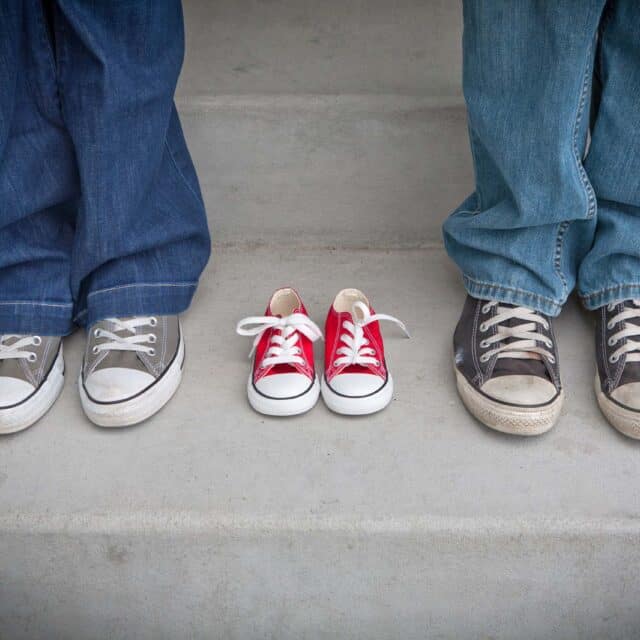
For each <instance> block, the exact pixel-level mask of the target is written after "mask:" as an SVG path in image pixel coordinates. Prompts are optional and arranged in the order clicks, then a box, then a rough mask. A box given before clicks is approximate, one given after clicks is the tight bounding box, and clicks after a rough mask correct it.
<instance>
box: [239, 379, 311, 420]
mask: <svg viewBox="0 0 640 640" xmlns="http://www.w3.org/2000/svg"><path fill="white" fill-rule="evenodd" d="M319 396H320V384H319V382H318V378H317V377H316V378H315V379H314V381H313V384H312V385H311V386H310V387H309V389H308V390H307V391H305V393H303V394H301V395H299V396H296V397H295V398H282V399H280V398H269V397H268V396H263V395H261V394H260V393H258V392H257V391H256V389H255V387H254V386H253V376H252V375H250V376H249V380H248V382H247V397H248V398H249V404H250V405H251V407H252V408H253V409H254V410H255V411H257V412H258V413H262V414H263V415H265V416H279V417H286V416H298V415H300V414H302V413H306V412H307V411H310V410H311V409H313V407H315V405H316V403H317V402H318V397H319Z"/></svg>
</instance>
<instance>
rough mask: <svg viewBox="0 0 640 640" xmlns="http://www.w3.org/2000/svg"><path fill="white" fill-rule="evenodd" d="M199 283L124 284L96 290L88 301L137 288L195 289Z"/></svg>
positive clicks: (88, 296) (90, 294)
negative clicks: (107, 294) (105, 294)
mask: <svg viewBox="0 0 640 640" xmlns="http://www.w3.org/2000/svg"><path fill="white" fill-rule="evenodd" d="M197 284H198V283H197V282H138V283H136V284H123V285H118V286H117V287H107V288H105V289H96V291H92V292H91V293H89V294H88V295H87V300H88V299H89V298H91V297H93V296H97V295H99V294H104V293H112V292H113V291H120V290H121V289H135V288H138V287H140V288H142V287H146V288H152V287H177V288H180V287H195V286H196V285H197Z"/></svg>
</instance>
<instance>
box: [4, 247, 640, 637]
mask: <svg viewBox="0 0 640 640" xmlns="http://www.w3.org/2000/svg"><path fill="white" fill-rule="evenodd" d="M283 284H294V285H296V286H297V287H299V289H300V291H301V293H302V295H303V297H304V299H305V301H306V303H307V305H308V307H309V309H310V312H311V313H312V315H313V317H314V318H315V319H316V320H317V321H319V322H322V321H323V317H324V315H325V313H326V310H327V307H328V305H329V304H330V301H331V299H332V297H333V295H334V294H335V292H336V291H337V290H338V289H339V288H341V287H343V286H349V285H356V286H359V287H361V288H363V289H364V290H365V291H366V292H367V293H368V294H369V295H370V297H371V298H372V300H373V303H374V304H375V306H376V309H378V310H379V311H381V312H389V313H392V314H394V315H397V316H399V317H400V318H402V319H404V320H405V321H406V322H407V324H408V326H409V327H410V329H411V330H412V333H413V338H412V340H405V339H404V338H402V337H401V336H400V335H399V333H398V332H396V331H395V330H394V329H393V328H387V329H386V332H385V333H386V345H387V352H388V357H389V362H390V366H391V368H392V371H393V374H394V377H395V380H396V394H395V398H394V401H393V403H392V405H391V406H390V407H389V408H388V409H387V410H386V411H384V412H383V413H381V414H379V415H376V416H371V417H368V418H363V419H346V418H342V417H339V416H336V415H332V414H330V413H329V412H328V411H327V410H326V408H325V407H324V406H323V405H322V404H319V405H318V406H317V407H316V408H315V409H314V410H313V411H312V412H311V413H309V414H308V415H306V416H302V417H299V418H293V419H288V420H284V419H279V420H278V419H268V418H264V417H262V416H259V415H257V414H255V413H253V412H252V411H251V410H250V409H249V407H248V406H247V403H246V401H245V395H244V393H245V391H244V386H245V381H246V376H247V374H248V367H249V361H248V360H247V357H246V356H247V353H248V350H249V347H250V345H249V344H248V342H249V341H246V340H244V339H241V338H237V337H234V326H235V322H236V321H237V320H238V319H239V318H241V317H243V316H245V315H248V314H254V313H256V312H258V313H259V312H261V311H262V309H263V306H264V304H265V303H266V299H267V296H268V295H269V293H270V291H271V289H273V288H275V287H276V286H279V285H283ZM463 297H464V294H463V291H462V289H461V287H460V285H459V279H458V275H457V273H456V272H455V270H454V268H453V267H452V266H451V264H450V263H449V262H448V260H447V258H446V256H445V255H444V253H443V252H442V251H441V250H438V249H431V250H403V251H372V250H336V251H331V250H303V249H298V250H286V249H283V248H269V247H263V248H254V249H253V250H252V251H251V252H250V253H247V251H246V248H226V249H219V250H218V251H217V255H216V257H215V259H214V261H213V263H212V265H211V267H210V269H209V271H208V273H207V274H206V277H205V278H204V279H203V282H202V287H201V289H200V291H199V294H198V297H197V300H196V302H195V304H194V306H193V308H192V310H191V311H190V312H189V313H188V314H187V315H186V317H185V329H186V337H187V365H186V372H185V379H184V382H183V385H182V387H181V389H180V390H179V391H178V394H177V396H176V398H175V400H174V401H173V402H172V403H171V404H170V405H169V406H168V407H167V408H166V409H165V410H164V411H163V412H161V414H159V415H158V416H157V417H156V418H155V419H154V420H152V421H150V422H148V423H147V424H144V425H140V426H138V427H136V428H131V429H126V430H121V431H109V430H100V429H98V428H95V427H92V426H91V425H90V424H89V423H88V422H87V420H86V419H85V418H84V417H83V415H82V412H81V408H80V404H79V400H78V396H77V392H76V379H75V378H76V375H77V373H78V368H79V365H80V358H81V348H82V342H83V340H82V336H80V335H74V336H73V337H72V338H71V339H70V340H68V342H67V345H66V346H67V354H68V362H67V365H68V366H67V371H68V379H67V383H66V388H65V390H64V394H63V396H62V398H61V399H60V401H59V402H58V403H57V405H56V406H55V407H54V408H53V409H52V411H51V412H50V414H49V415H48V416H47V417H46V418H45V419H44V420H43V421H42V422H41V423H40V424H38V425H36V426H34V427H33V428H32V429H31V430H29V431H27V432H24V433H22V434H17V435H15V436H11V437H5V438H3V439H2V440H0V637H1V638H3V639H5V638H7V639H11V640H20V639H22V638H25V639H26V638H28V639H29V640H38V639H40V638H42V639H45V638H46V639H47V640H57V639H65V640H74V639H76V638H78V639H82V640H87V639H89V640H90V639H92V638H105V637H108V638H113V639H114V640H115V639H120V638H122V639H125V638H126V639H130V638H140V639H146V638H149V639H154V640H158V639H162V638H224V639H225V640H226V639H231V640H233V639H242V640H248V639H253V638H256V639H258V638H278V639H284V640H286V639H288V638H292V639H293V638H295V639H297V640H300V639H307V638H308V639H313V640H315V639H317V638H336V637H339V638H353V639H356V638H373V639H378V638H381V639H387V638H388V639H389V640H391V639H394V640H395V639H397V638H403V639H407V640H411V639H413V638H415V639H418V638H420V639H422V638H425V637H429V638H455V639H457V640H460V639H463V640H464V639H466V638H473V639H475V638H494V639H503V638H504V639H507V638H514V637H517V638H519V640H528V639H540V638H563V640H572V639H574V638H575V639H578V638H580V639H585V638H587V639H589V638H594V639H595V638H607V639H609V640H616V639H623V638H624V639H629V638H633V637H636V636H637V631H638V619H639V618H638V599H639V597H640V484H639V483H638V482H637V468H638V464H637V454H638V451H637V445H636V444H635V443H633V442H631V441H629V440H627V439H625V438H623V437H622V436H619V435H618V434H617V432H615V431H614V430H613V429H611V428H610V427H609V426H608V425H607V424H606V423H605V421H604V419H603V418H602V417H601V416H600V414H599V413H598V410H597V407H596V404H595V400H594V397H593V391H592V384H593V379H592V378H593V370H594V365H593V356H592V328H591V318H590V317H589V316H588V315H587V314H585V313H584V312H582V311H580V310H579V309H578V308H577V306H576V305H574V304H570V305H569V306H568V308H567V309H566V311H565V312H564V313H563V315H562V317H561V318H560V320H559V322H558V326H557V329H558V339H559V342H560V350H561V355H562V371H563V377H564V383H565V386H566V390H567V401H566V405H565V408H564V411H563V415H562V418H561V420H560V423H559V424H558V426H557V427H556V429H555V430H553V431H552V432H550V433H549V434H547V435H546V436H544V437H541V438H537V439H529V440H523V439H517V438H512V437H508V436H502V435H500V434H497V433H494V432H492V431H489V430H487V429H485V428H483V427H482V426H480V425H479V424H477V423H476V422H474V421H473V420H472V419H471V418H470V417H469V415H468V414H467V413H466V412H465V411H464V409H463V408H462V407H461V405H460V403H459V401H458V398H457V396H456V393H455V390H454V382H453V375H452V371H451V368H452V367H451V358H452V355H451V347H450V340H451V331H452V327H453V324H454V322H455V321H456V319H457V315H458V312H459V308H460V305H461V303H462V300H463ZM318 355H320V350H319V353H318Z"/></svg>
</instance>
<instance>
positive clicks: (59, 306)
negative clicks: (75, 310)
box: [0, 300, 73, 309]
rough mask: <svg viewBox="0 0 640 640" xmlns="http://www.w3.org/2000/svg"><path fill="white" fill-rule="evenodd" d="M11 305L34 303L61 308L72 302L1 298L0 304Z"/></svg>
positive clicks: (39, 305) (66, 307) (70, 305)
mask: <svg viewBox="0 0 640 640" xmlns="http://www.w3.org/2000/svg"><path fill="white" fill-rule="evenodd" d="M1 305H4V306H7V305H9V306H11V305H34V306H38V307H56V308H61V309H68V308H69V307H73V303H71V302H64V303H63V302H60V303H58V302H31V301H30V300H3V301H0V306H1Z"/></svg>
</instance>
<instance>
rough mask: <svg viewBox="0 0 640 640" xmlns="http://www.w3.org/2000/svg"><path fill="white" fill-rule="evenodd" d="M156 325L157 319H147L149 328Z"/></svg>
mask: <svg viewBox="0 0 640 640" xmlns="http://www.w3.org/2000/svg"><path fill="white" fill-rule="evenodd" d="M157 324H158V318H149V326H151V327H155V326H157Z"/></svg>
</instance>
